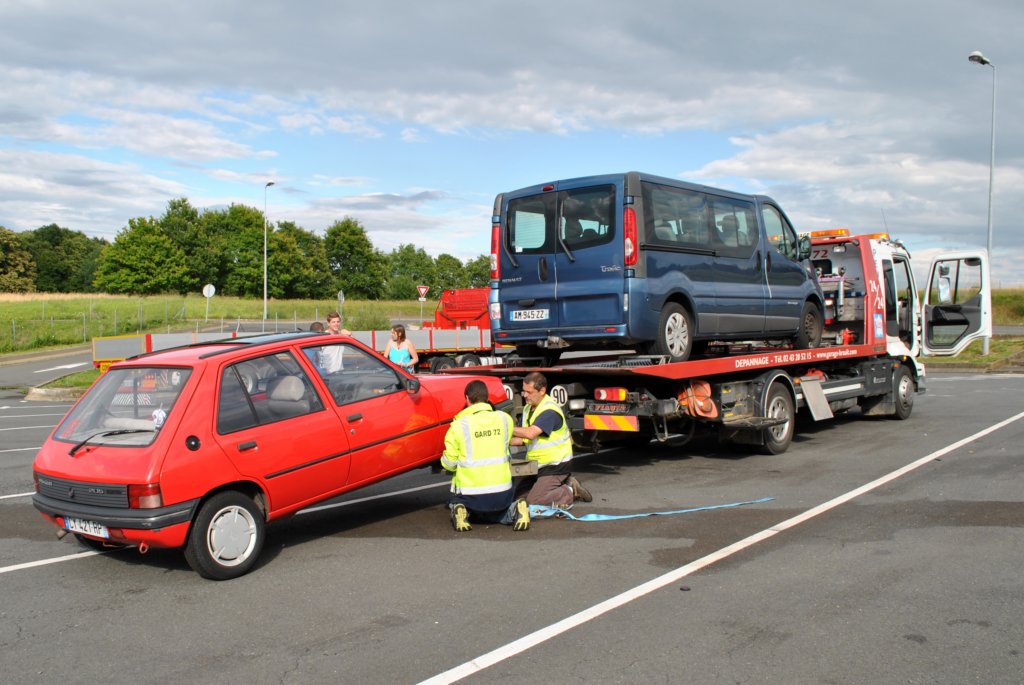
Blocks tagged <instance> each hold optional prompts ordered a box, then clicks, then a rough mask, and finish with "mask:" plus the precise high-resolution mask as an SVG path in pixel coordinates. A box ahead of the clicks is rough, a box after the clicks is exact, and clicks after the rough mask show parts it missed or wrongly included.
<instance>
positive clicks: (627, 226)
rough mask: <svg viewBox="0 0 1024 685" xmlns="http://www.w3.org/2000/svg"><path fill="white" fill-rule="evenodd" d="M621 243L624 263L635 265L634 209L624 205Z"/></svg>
mask: <svg viewBox="0 0 1024 685" xmlns="http://www.w3.org/2000/svg"><path fill="white" fill-rule="evenodd" d="M622 243H623V244H622V249H623V254H624V255H625V265H626V266H636V260H637V240H636V210H634V209H633V208H632V207H626V209H625V210H624V211H623V212H622Z"/></svg>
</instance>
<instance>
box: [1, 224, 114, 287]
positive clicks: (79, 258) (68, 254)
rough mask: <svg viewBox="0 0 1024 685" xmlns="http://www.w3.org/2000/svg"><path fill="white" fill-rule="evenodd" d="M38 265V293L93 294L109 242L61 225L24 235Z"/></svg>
mask: <svg viewBox="0 0 1024 685" xmlns="http://www.w3.org/2000/svg"><path fill="white" fill-rule="evenodd" d="M20 235H21V241H22V244H23V245H24V246H25V248H26V249H27V250H28V251H29V252H30V253H32V259H33V260H34V261H35V263H36V290H38V291H40V292H49V293H69V292H90V291H91V290H92V280H93V278H94V277H95V271H96V265H97V261H98V258H99V254H100V252H101V251H102V250H103V247H104V246H105V245H106V244H107V242H106V241H105V240H101V239H98V238H89V237H88V236H86V235H85V234H84V233H82V232H81V231H72V230H70V229H67V228H61V227H60V226H58V225H57V224H50V225H48V226H42V227H40V228H37V229H36V230H34V231H25V232H23V233H21V234H20Z"/></svg>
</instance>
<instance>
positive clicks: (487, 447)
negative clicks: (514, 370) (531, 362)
mask: <svg viewBox="0 0 1024 685" xmlns="http://www.w3.org/2000/svg"><path fill="white" fill-rule="evenodd" d="M514 425H515V422H514V421H513V420H512V417H511V416H509V415H508V414H506V413H505V412H503V411H494V409H493V408H491V405H489V404H487V403H484V402H478V403H477V404H471V405H469V406H468V407H466V408H465V409H463V410H462V411H460V412H459V413H458V414H456V415H455V418H454V419H452V425H451V427H450V428H449V429H448V433H447V434H446V435H445V436H444V454H443V455H441V466H443V467H444V468H445V469H446V470H448V471H454V472H455V475H454V476H452V492H454V493H456V494H463V495H483V494H488V493H493V492H504V491H506V490H510V489H511V488H512V468H511V467H510V466H509V452H508V443H509V440H511V439H512V428H513V427H514Z"/></svg>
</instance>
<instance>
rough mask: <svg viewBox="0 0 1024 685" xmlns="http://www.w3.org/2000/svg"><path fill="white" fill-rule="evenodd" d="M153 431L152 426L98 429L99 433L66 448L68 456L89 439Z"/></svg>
mask: <svg viewBox="0 0 1024 685" xmlns="http://www.w3.org/2000/svg"><path fill="white" fill-rule="evenodd" d="M155 432H156V431H154V430H153V429H152V428H120V429H118V430H112V431H100V432H99V433H93V434H92V435H90V436H89V437H87V438H86V439H85V440H83V441H82V442H80V443H78V444H77V445H75V446H74V447H72V448H71V449H70V450H68V456H69V457H73V456H75V452H77V451H78V450H80V449H82V448H83V447H85V446H86V445H88V444H89V443H90V442H91V441H93V440H95V439H96V438H106V437H108V436H111V435H127V434H129V433H155Z"/></svg>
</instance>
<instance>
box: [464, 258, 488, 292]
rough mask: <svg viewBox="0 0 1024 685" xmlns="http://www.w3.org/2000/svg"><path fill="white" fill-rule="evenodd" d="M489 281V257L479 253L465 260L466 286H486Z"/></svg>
mask: <svg viewBox="0 0 1024 685" xmlns="http://www.w3.org/2000/svg"><path fill="white" fill-rule="evenodd" d="M490 283H491V257H490V255H485V254H482V255H479V256H478V257H474V258H473V259H471V260H469V261H468V262H466V287H468V288H486V287H487V286H488V285H490Z"/></svg>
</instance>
